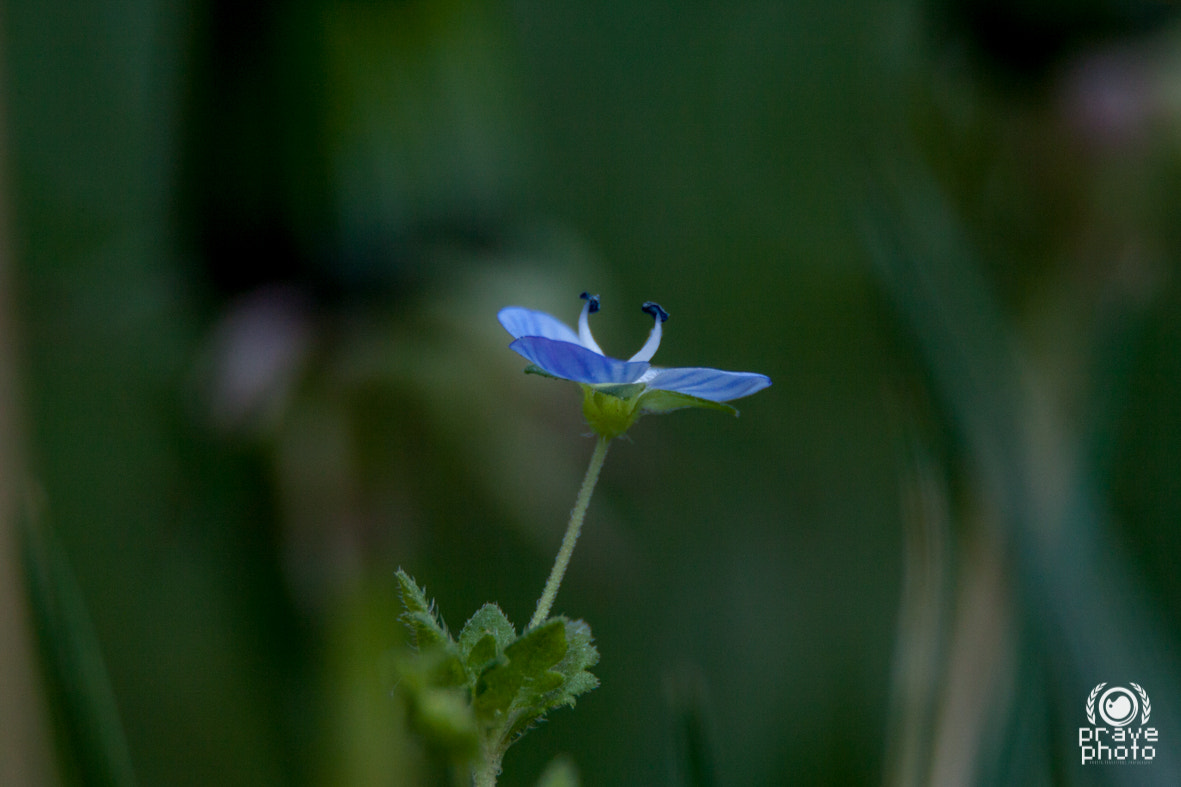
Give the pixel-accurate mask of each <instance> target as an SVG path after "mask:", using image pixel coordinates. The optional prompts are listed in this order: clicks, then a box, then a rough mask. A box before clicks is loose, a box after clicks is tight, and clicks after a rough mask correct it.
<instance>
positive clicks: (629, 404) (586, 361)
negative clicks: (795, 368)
mask: <svg viewBox="0 0 1181 787" xmlns="http://www.w3.org/2000/svg"><path fill="white" fill-rule="evenodd" d="M582 298H583V300H585V301H586V303H585V304H584V305H583V307H582V314H581V315H579V318H578V332H577V333H576V332H575V331H574V330H573V329H571V328H570V327H569V326H568V325H566V324H565V323H564V322H562V321H561V320H559V319H557V318H556V317H553V316H551V315H549V314H546V313H545V312H539V311H534V310H532V309H524V308H521V307H519V306H509V307H506V308H504V309H501V310H500V313H499V314H497V319H499V320H500V324H501V325H503V326H504V328H505V330H507V331H508V332H509V333H510V334H512V337H513V342H512V344H510V345H509V348H510V349H512V350H514V351H516V352H517V353H519V354H520V355H522V356H523V357H524V358H525V359H526V360H528V361H529V362H530V366H529V368H527V369H526V370H525V371H527V372H532V373H535V374H541V375H544V376H547V377H554V378H558V379H561V380H571V381H573V382H576V383H578V384H579V385H581V386H582V390H583V395H584V396H583V406H582V409H583V413H584V414H585V415H586V418H587V421H588V422H589V423H590V424H591V426H592V427H593V428H594V429H595V431H596V432H598V433H599V434H600V435H602V436H603V437H606V438H612V437H617V436H619V435H621V434H623V433H624V432H626V431H627V429H628V427H630V426H631V425H632V423H634V422H635V420H636V419H637V418H639V417H640V416H641V415H644V414H645V413H667V412H670V411H672V410H679V409H681V408H684V407H707V408H711V409H715V410H725V411H728V412H731V413H734V414H735V415H737V413H738V411H737V410H735V409H734V408H733V407H730V406H729V405H727V404H725V402H729V401H731V400H733V399H740V398H742V397H744V396H750V395H751V394H753V393H756V392H758V391H761V390H763V389H764V388H766V387H767V386H769V385H770V384H771V379H770V378H769V377H767V376H766V375H763V374H755V373H753V372H726V371H722V370H721V369H707V368H704V367H696V366H694V367H678V368H669V369H665V368H660V367H657V366H653V365H652V364H650V363H649V361H650V360H651V359H652V356H653V355H655V354H656V349H657V348H658V347H659V346H660V338H661V333H662V331H663V325H664V322H665V321H666V320H667V319H668V312H666V311H665V310H664V309H662V308H661V307H660V305H659V304H656V303H653V302H651V301H648V302H647V303H645V304H644V305H643V311H644V313H645V314H647V315H649V316H651V317H652V318H653V321H654V324H653V326H652V331H651V332H650V333H649V334H648V340H647V341H646V342H645V343H644V346H643V347H641V348H640V350H639V352H637V353H636V354H635V355H633V356H632V357H631V358H629V359H627V360H626V361H621V360H618V359H616V358H609V357H607V356H606V355H605V354H604V353H603V351H602V349H600V348H599V345H598V343H597V342H596V341H595V338H594V336H592V335H591V331H590V315H592V314H594V313H595V312H597V311H598V310H599V296H597V295H590V294H588V293H585V292H584V293H583V294H582Z"/></svg>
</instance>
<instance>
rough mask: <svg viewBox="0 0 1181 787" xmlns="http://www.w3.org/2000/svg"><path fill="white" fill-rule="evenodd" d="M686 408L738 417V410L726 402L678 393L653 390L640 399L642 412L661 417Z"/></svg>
mask: <svg viewBox="0 0 1181 787" xmlns="http://www.w3.org/2000/svg"><path fill="white" fill-rule="evenodd" d="M686 407H702V408H705V409H706V410H719V411H721V412H723V413H730V414H731V415H735V416H736V415H738V410H736V409H735V408H733V407H731V406H730V405H728V404H726V403H725V402H713V401H710V400H709V399H702V398H700V397H698V396H690V395H689V394H683V393H677V392H676V391H659V390H652V391H648V392H647V393H645V394H644V395H643V396H641V397H640V412H643V413H652V414H654V415H660V414H663V413H671V412H672V411H673V410H683V409H685V408H686Z"/></svg>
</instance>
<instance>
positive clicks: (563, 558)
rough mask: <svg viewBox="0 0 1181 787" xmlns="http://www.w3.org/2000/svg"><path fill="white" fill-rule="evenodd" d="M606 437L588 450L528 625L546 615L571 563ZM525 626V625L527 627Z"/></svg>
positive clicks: (541, 619) (537, 624) (597, 477)
mask: <svg viewBox="0 0 1181 787" xmlns="http://www.w3.org/2000/svg"><path fill="white" fill-rule="evenodd" d="M610 443H611V441H610V439H609V438H606V437H600V438H599V441H598V442H597V443H596V444H595V452H594V453H593V454H591V460H590V466H589V467H588V468H587V469H586V477H585V478H583V479H582V488H580V489H579V490H578V499H577V500H575V501H574V510H573V511H571V512H570V523H569V524H568V525H566V535H565V536H564V537H563V538H562V547H561V549H559V550H558V557H557V559H556V560H555V561H554V568H553V570H552V571H550V573H549V579H547V580H546V582H545V590H543V591H542V593H541V598H540V599H538V600H537V611H536V612H534V613H533V620H531V621H529V628H533V627H535V626H540V625H541V624H542V623H544V622H545V621H546V619H547V618H548V617H549V611H550V608H551V607H553V605H554V598H555V597H557V595H558V586H559V585H561V584H562V577H564V576H565V575H566V566H567V565H569V563H570V555H571V554H572V553H573V552H574V545H575V544H576V543H578V534H579V532H581V531H582V520H583V519H584V518H585V517H586V508H587V506H589V505H590V499H591V493H593V492H594V491H595V484H596V483H597V482H598V480H599V471H600V470H602V469H603V460H604V459H606V458H607V446H608V445H610ZM526 630H528V629H526Z"/></svg>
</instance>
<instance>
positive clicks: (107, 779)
mask: <svg viewBox="0 0 1181 787" xmlns="http://www.w3.org/2000/svg"><path fill="white" fill-rule="evenodd" d="M21 546H22V559H23V563H24V569H25V576H26V577H27V581H28V598H29V604H30V607H31V612H32V619H33V624H34V627H35V629H36V632H37V639H38V644H39V646H40V651H41V657H42V663H43V665H44V670H45V682H46V687H47V689H48V694H49V699H50V702H49V705H50V710H51V713H52V715H53V721H54V725H55V727H56V732H57V741H56V744H57V751H58V754H59V757H60V760H61V762H60V767H61V770H62V773H63V775H64V776H65V781H66V782H67V783H69V782H74V783H77V784H85V785H101V786H103V787H129V786H130V785H134V784H135V777H134V773H133V771H132V767H131V757H130V755H129V752H128V749H127V741H126V738H125V737H124V733H123V726H122V724H121V722H120V719H119V711H118V707H117V704H116V702H115V695H114V691H113V690H112V688H111V683H110V678H109V677H108V675H107V670H106V665H105V664H104V662H103V658H102V653H101V651H100V649H99V643H98V639H97V637H96V636H95V632H94V627H93V624H92V623H91V620H90V616H89V614H88V613H87V611H86V604H85V602H84V600H83V598H82V591H81V588H79V586H78V584H77V581H76V579H75V577H74V574H73V571H72V570H71V568H70V566H69V563H68V561H67V559H66V555H65V553H64V551H63V550H62V547H61V544H60V543H59V542H58V541H57V539H56V537H55V536H54V534H53V532H52V531H51V530H50V529H49V528H48V527H46V526H44V525H42V524H40V523H38V522H35V521H33V517H32V516H29V515H26V516H25V517H24V518H23V520H22V527H21Z"/></svg>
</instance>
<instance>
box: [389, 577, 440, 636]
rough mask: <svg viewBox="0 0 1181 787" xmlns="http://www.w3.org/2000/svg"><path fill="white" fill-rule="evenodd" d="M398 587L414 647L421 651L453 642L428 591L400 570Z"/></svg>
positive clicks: (404, 618) (404, 616) (403, 617)
mask: <svg viewBox="0 0 1181 787" xmlns="http://www.w3.org/2000/svg"><path fill="white" fill-rule="evenodd" d="M397 577H398V586H399V587H400V589H401V591H402V606H403V607H405V608H406V614H404V615H403V616H402V620H403V621H405V623H406V625H407V626H408V627H409V628H410V633H411V635H413V638H414V646H415V647H416V648H418V649H419V650H422V649H423V648H427V647H430V646H432V645H442V644H445V643H449V642H451V635H450V634H449V633H448V632H447V627H446V626H444V625H443V621H442V619H441V618H440V617H439V616H438V614H437V613H436V612H435V605H434V603H433V602H430V601H427V598H426V591H425V590H424V589H423V588H420V587H419V586H418V585H417V584H416V583H415V582H414V580H413V579H411V578H410V575H409V574H407V573H406V572H405V571H403V570H402V569H400V568H399V569H398V573H397Z"/></svg>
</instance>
